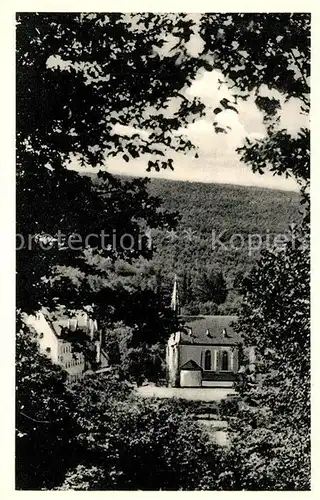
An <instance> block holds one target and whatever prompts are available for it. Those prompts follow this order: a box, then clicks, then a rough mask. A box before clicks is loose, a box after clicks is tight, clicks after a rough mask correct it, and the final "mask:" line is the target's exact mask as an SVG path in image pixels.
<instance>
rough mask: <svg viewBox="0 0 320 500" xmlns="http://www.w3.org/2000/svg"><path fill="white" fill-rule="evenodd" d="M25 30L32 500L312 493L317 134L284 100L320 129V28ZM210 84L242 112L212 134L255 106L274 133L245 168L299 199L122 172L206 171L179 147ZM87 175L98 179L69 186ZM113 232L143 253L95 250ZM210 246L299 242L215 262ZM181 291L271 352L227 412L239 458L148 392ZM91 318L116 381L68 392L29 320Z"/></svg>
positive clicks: (230, 21)
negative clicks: (317, 88) (82, 494)
mask: <svg viewBox="0 0 320 500" xmlns="http://www.w3.org/2000/svg"><path fill="white" fill-rule="evenodd" d="M16 29H17V32H16V75H17V78H16V100H17V105H16V106H17V108H16V125H17V134H16V199H17V206H16V209H17V210H16V211H17V221H16V232H17V235H19V237H20V238H19V239H20V241H21V240H23V241H29V240H30V239H31V242H32V246H31V248H29V247H27V246H24V247H23V246H22V248H20V247H19V248H18V249H17V252H16V283H17V297H16V310H17V325H16V331H17V334H16V489H19V490H60V491H61V490H85V491H88V490H236V491H239V490H308V489H310V446H311V443H310V310H309V307H310V297H309V295H310V283H309V281H310V277H309V271H310V260H309V259H310V256H309V215H310V199H309V187H310V144H309V129H308V128H305V127H301V128H300V129H299V130H298V131H297V132H296V133H292V132H291V131H290V130H287V129H284V128H281V126H280V125H279V116H280V115H281V109H282V108H281V107H282V106H283V105H284V103H285V102H287V101H290V100H294V102H297V103H298V105H299V113H301V114H302V115H304V116H307V115H308V113H309V108H310V102H309V93H310V88H309V76H310V16H309V15H308V14H288V13H284V14H263V13H262V14H240V13H239V14H201V15H199V17H198V18H197V19H196V20H195V19H194V18H193V17H192V16H191V15H189V14H183V13H182V14H156V13H145V14H144V13H141V14H122V13H106V14H103V13H92V14H87V13H86V14H80V13H27V12H25V13H19V14H17V27H16ZM194 37H196V38H197V37H198V38H200V39H201V41H202V45H201V49H199V51H198V53H197V54H195V53H193V52H192V51H190V49H188V44H189V43H190V40H192V39H194ZM168 40H171V42H172V40H173V41H174V43H173V44H172V43H171V45H170V44H169V49H168V48H167V42H168ZM201 71H202V72H212V71H219V72H221V74H222V75H223V78H225V80H226V82H227V83H228V85H229V87H230V89H231V90H232V93H233V96H234V102H232V103H230V102H226V101H225V100H221V101H220V103H217V107H216V108H215V109H214V110H213V115H214V121H213V122H212V134H227V133H228V130H227V129H228V127H224V126H223V124H221V123H220V122H219V115H220V116H221V115H222V114H223V113H225V112H226V110H227V112H230V111H231V112H233V113H237V106H238V103H239V102H242V101H244V102H245V101H246V100H248V99H249V98H252V99H254V102H255V103H256V106H257V107H258V108H259V110H260V111H261V113H262V115H263V120H264V124H265V127H266V134H265V136H264V137H263V138H261V137H260V138H248V139H247V140H246V141H245V143H244V144H243V146H242V147H241V148H238V151H237V152H238V153H239V157H240V158H241V161H242V162H243V163H244V164H245V165H247V167H248V168H251V169H252V171H253V172H254V173H256V175H264V174H266V172H269V173H270V172H271V173H273V174H274V175H276V176H287V177H292V178H294V179H295V180H296V181H297V183H298V185H299V188H300V193H299V194H298V193H292V192H282V191H272V190H267V189H258V188H246V187H244V186H235V185H230V186H229V185H228V186H226V185H218V184H201V185H200V184H194V183H186V182H176V181H170V180H169V181H168V180H166V181H164V180H161V179H156V180H152V181H151V182H148V180H147V179H143V178H129V177H119V176H117V175H113V174H111V173H110V172H108V159H110V158H114V157H119V158H122V159H123V161H124V162H126V163H130V161H131V160H132V159H136V158H140V157H141V158H143V159H145V160H146V175H148V171H150V170H153V171H156V172H159V177H161V172H163V171H166V172H168V171H170V170H173V169H174V159H173V157H174V152H177V151H178V152H180V153H181V152H182V153H185V154H186V155H190V154H192V155H194V156H197V155H198V153H197V150H196V148H195V146H194V144H192V142H191V141H190V139H189V138H188V137H186V135H185V134H183V133H181V129H183V128H184V127H187V126H188V125H189V124H190V123H194V122H195V121H196V120H197V119H199V118H200V117H203V116H205V115H206V113H208V110H207V109H206V106H205V104H204V103H203V102H201V99H199V98H194V99H190V98H187V97H186V96H185V90H186V88H188V87H190V86H191V84H192V82H193V81H194V80H195V78H196V77H197V75H198V73H199V72H201ZM262 86H266V87H267V88H268V89H269V91H270V96H269V97H266V96H264V95H261V93H260V89H261V87H262ZM272 93H274V95H275V97H274V96H273V95H272ZM279 96H280V97H279ZM172 102H174V106H173V107H172V106H170V103H171V104H172ZM231 108H232V109H231ZM210 116H211V115H210ZM116 125H121V126H122V127H131V128H134V129H135V130H136V133H133V134H129V133H127V132H120V131H119V128H116ZM74 157H76V158H77V161H78V163H79V164H80V165H82V166H83V167H84V166H85V167H86V169H89V168H90V167H92V171H90V173H89V174H88V173H87V172H86V174H85V175H84V174H83V173H81V174H80V173H79V171H77V170H74V169H71V168H70V164H71V162H72V158H74ZM199 161H201V160H200V159H199ZM102 230H103V231H105V233H109V234H112V233H116V234H117V235H118V237H119V236H121V235H125V234H129V235H131V236H132V237H133V239H134V241H139V245H133V246H131V247H125V246H124V245H120V244H116V245H107V246H104V245H101V244H97V242H96V241H94V243H91V240H89V241H87V240H86V236H87V235H88V234H100V232H101V231H102ZM212 230H216V231H217V232H220V231H225V232H224V238H225V239H226V240H228V239H229V238H230V237H231V236H232V235H233V234H235V233H240V234H242V235H245V236H248V235H250V234H254V233H259V234H266V233H267V232H269V233H270V234H271V235H276V234H279V233H286V234H288V235H289V236H290V237H289V238H288V239H287V241H286V242H285V243H284V244H283V245H282V246H281V248H280V247H279V246H277V245H275V246H274V245H273V246H271V247H270V246H268V245H264V246H262V247H261V248H259V251H258V252H255V253H253V254H252V255H248V251H247V248H245V247H244V248H241V251H238V249H236V250H234V249H233V250H232V251H230V252H225V251H224V250H223V249H218V250H217V251H216V252H213V251H212ZM150 232H151V242H152V245H150ZM61 234H63V235H64V236H63V237H62V239H61V238H60V236H59V235H61ZM77 236H81V238H80V244H79V239H78V242H77V243H78V246H77V248H76V249H74V248H73V247H72V248H71V245H70V238H71V240H72V241H75V239H76V237H77ZM48 239H49V244H48V245H47V246H46V247H45V250H44V249H43V247H44V244H43V242H44V241H46V242H47V241H48ZM84 241H86V243H83V242H84ZM175 273H177V274H178V275H179V285H180V289H181V302H182V303H181V306H182V308H183V314H185V315H188V314H190V315H197V314H208V315H212V314H218V315H219V314H221V315H223V314H234V313H236V314H237V316H238V318H239V319H238V323H237V326H236V328H237V329H238V331H239V333H240V335H241V338H242V339H243V342H244V344H246V345H254V346H255V348H256V356H257V364H256V377H255V380H254V381H252V377H250V374H249V373H247V372H244V373H243V374H242V380H241V384H240V381H239V387H238V392H239V399H237V400H236V401H235V402H233V404H232V405H228V403H226V402H224V403H223V402H221V405H220V412H221V414H223V415H224V416H225V418H226V419H227V420H228V426H229V435H230V446H228V447H221V446H219V445H218V444H216V443H214V442H213V441H212V440H211V439H208V433H207V431H206V430H205V429H204V428H203V427H201V425H200V424H199V423H197V422H195V421H193V420H192V418H191V415H192V411H193V409H192V405H191V407H190V406H189V405H188V404H187V403H186V402H184V401H183V400H175V399H172V400H158V399H156V398H153V399H145V398H141V397H140V396H139V395H138V394H137V392H136V391H135V387H136V386H137V385H141V384H142V383H144V382H145V381H148V382H153V383H155V384H156V383H161V381H163V380H165V366H164V350H165V345H166V341H167V339H168V338H169V335H170V334H171V333H172V332H174V331H177V329H178V328H179V318H178V317H177V315H176V314H174V312H173V311H172V310H171V309H170V294H171V291H172V282H173V281H172V280H173V276H174V274H175ZM88 305H90V307H91V309H90V311H91V312H90V314H91V315H92V317H93V318H98V320H99V325H101V328H102V334H103V342H104V346H105V349H106V350H107V351H108V356H109V359H110V362H111V367H112V369H111V370H110V371H109V372H105V373H102V374H100V375H99V376H96V375H88V376H86V377H84V379H83V380H81V381H79V382H77V383H73V384H67V383H66V373H65V372H64V371H63V370H61V368H59V366H57V365H55V364H53V363H52V362H51V361H50V360H49V359H48V357H47V356H45V355H44V354H43V353H41V352H40V351H39V348H38V341H37V336H36V332H35V331H34V330H33V329H32V328H31V327H29V326H27V325H26V324H25V322H24V321H23V317H24V314H36V313H37V311H39V310H40V309H41V308H43V307H45V308H48V309H50V310H58V309H59V307H61V306H64V307H65V309H66V310H67V311H70V314H72V312H73V311H77V310H82V309H83V308H85V307H87V306H88ZM84 348H85V346H84V345H82V346H81V342H79V349H80V350H81V349H84Z"/></svg>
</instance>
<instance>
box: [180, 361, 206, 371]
mask: <svg viewBox="0 0 320 500" xmlns="http://www.w3.org/2000/svg"><path fill="white" fill-rule="evenodd" d="M180 370H189V371H193V372H198V371H202V368H201V367H200V366H199V365H197V363H196V362H195V361H193V360H192V359H189V361H187V362H186V363H185V364H184V365H182V366H181V367H180Z"/></svg>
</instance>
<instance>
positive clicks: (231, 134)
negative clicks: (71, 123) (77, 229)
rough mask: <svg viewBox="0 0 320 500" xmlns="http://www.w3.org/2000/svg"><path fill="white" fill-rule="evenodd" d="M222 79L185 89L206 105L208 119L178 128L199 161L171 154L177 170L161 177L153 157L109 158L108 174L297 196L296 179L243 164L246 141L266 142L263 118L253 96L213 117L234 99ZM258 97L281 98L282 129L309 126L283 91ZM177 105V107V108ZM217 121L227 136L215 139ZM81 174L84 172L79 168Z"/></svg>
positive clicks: (194, 47)
mask: <svg viewBox="0 0 320 500" xmlns="http://www.w3.org/2000/svg"><path fill="white" fill-rule="evenodd" d="M175 41H176V40H175V39H174V37H173V39H172V40H168V41H167V48H166V50H170V47H171V46H172V45H173V44H174V43H175ZM201 44H202V40H201V38H200V37H199V36H197V33H196V32H195V35H194V36H192V37H191V39H190V42H189V47H188V51H189V52H190V54H192V55H197V53H200V52H201V49H202V47H201ZM219 80H220V82H221V80H224V78H223V75H222V73H220V72H219V71H217V70H214V71H211V72H209V71H205V70H201V71H200V72H199V73H198V74H197V76H196V78H195V80H194V81H193V83H192V85H191V87H189V88H188V87H187V88H186V89H185V90H184V92H183V93H184V95H185V97H187V98H189V99H190V100H192V99H193V98H194V97H198V98H200V99H201V101H202V102H203V103H204V104H205V105H206V116H205V117H202V118H199V119H197V120H196V121H195V122H194V123H192V124H189V125H188V126H187V127H186V128H185V129H180V131H179V132H182V133H183V134H184V135H186V136H187V137H188V138H189V139H190V140H191V142H192V143H193V144H194V145H195V146H196V147H197V153H198V156H199V158H197V159H195V158H194V154H195V152H194V151H193V152H192V153H187V154H184V153H182V152H181V153H178V152H177V153H173V154H171V152H170V157H172V158H173V160H174V171H172V170H170V169H168V170H161V171H160V172H156V171H151V172H147V171H146V168H147V164H148V160H149V159H150V157H149V156H142V157H140V158H138V159H131V160H130V161H129V162H128V163H126V162H125V161H124V160H123V159H122V158H120V157H119V158H117V157H116V158H112V159H109V158H108V159H107V162H106V163H107V169H108V171H109V172H111V173H115V174H123V175H131V176H143V177H145V176H148V177H157V178H165V179H172V180H185V181H194V182H195V181H196V182H206V183H223V184H239V185H245V186H259V187H266V188H273V189H280V190H289V191H297V190H298V186H297V183H296V181H295V180H294V179H291V178H289V179H286V178H284V177H283V176H274V175H272V174H271V173H270V172H266V173H264V174H263V175H260V174H258V173H253V172H252V171H251V169H250V167H249V166H248V165H245V164H244V163H242V162H241V161H240V156H239V154H238V153H237V152H236V148H237V147H239V146H241V145H242V144H243V143H244V140H245V138H246V137H248V138H257V139H259V138H263V137H264V135H265V133H266V129H265V125H264V123H263V115H262V113H261V112H260V110H259V109H258V107H257V106H256V104H255V102H254V96H253V95H252V96H250V97H249V98H248V99H247V100H246V101H240V100H239V101H238V104H237V110H238V113H236V112H235V111H232V110H225V111H223V112H222V113H220V114H218V115H215V114H214V113H213V110H214V109H215V108H216V107H217V106H218V105H219V102H220V100H221V99H224V98H227V99H229V100H230V101H231V102H232V101H233V96H232V93H231V91H230V90H229V88H228V86H227V84H222V85H221V83H219ZM259 94H260V95H262V96H269V97H270V96H271V95H272V96H273V97H276V98H279V99H280V103H281V114H280V122H279V127H280V128H286V129H287V130H288V131H289V132H290V133H292V134H293V135H295V134H296V133H297V132H298V130H299V128H300V127H302V126H306V127H308V126H309V124H308V122H307V118H306V117H304V116H302V115H301V114H300V109H299V102H298V100H296V99H290V100H289V101H287V102H285V100H284V96H282V95H281V94H279V92H276V91H272V93H271V92H270V90H268V89H267V87H265V88H263V87H261V88H260V89H259ZM173 106H174V104H173ZM213 121H218V124H219V125H221V126H223V127H226V126H228V127H229V129H228V132H227V133H226V134H224V133H219V134H217V133H216V132H215V130H214V127H213V125H212V123H213ZM115 132H116V133H123V134H126V135H130V134H133V133H137V132H138V133H141V134H143V133H144V132H142V131H139V130H136V129H134V128H132V127H125V126H122V125H121V126H118V125H116V126H115ZM71 168H74V169H80V167H79V166H78V165H77V162H76V160H75V161H74V162H72V164H71ZM81 170H82V169H81Z"/></svg>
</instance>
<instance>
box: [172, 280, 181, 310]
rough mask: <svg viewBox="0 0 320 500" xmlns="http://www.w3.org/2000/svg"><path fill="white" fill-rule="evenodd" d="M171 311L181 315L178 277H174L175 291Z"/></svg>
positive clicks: (173, 291)
mask: <svg viewBox="0 0 320 500" xmlns="http://www.w3.org/2000/svg"><path fill="white" fill-rule="evenodd" d="M171 309H172V310H173V311H174V312H175V313H176V314H180V300H179V292H178V279H177V275H176V274H175V275H174V282H173V290H172V295H171Z"/></svg>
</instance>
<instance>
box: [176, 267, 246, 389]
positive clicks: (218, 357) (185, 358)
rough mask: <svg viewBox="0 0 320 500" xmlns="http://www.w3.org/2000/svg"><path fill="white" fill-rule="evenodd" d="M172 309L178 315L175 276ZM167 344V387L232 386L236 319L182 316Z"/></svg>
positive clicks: (236, 367)
mask: <svg viewBox="0 0 320 500" xmlns="http://www.w3.org/2000/svg"><path fill="white" fill-rule="evenodd" d="M171 307H172V309H173V310H174V311H175V312H176V314H177V315H179V313H180V307H179V295H178V286H177V277H175V280H174V288H173V294H172V300H171ZM180 319H181V324H182V325H183V326H181V327H180V328H179V331H177V332H174V333H172V334H171V336H170V338H169V339H168V343H167V351H166V363H167V376H168V384H169V385H170V386H172V387H232V386H233V383H234V380H235V378H236V374H237V373H238V370H239V349H238V346H239V341H240V338H239V335H238V334H237V333H236V332H235V331H234V328H233V325H234V323H235V321H236V320H237V317H236V316H189V317H181V316H180Z"/></svg>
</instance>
